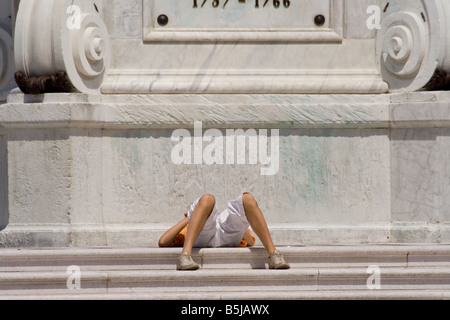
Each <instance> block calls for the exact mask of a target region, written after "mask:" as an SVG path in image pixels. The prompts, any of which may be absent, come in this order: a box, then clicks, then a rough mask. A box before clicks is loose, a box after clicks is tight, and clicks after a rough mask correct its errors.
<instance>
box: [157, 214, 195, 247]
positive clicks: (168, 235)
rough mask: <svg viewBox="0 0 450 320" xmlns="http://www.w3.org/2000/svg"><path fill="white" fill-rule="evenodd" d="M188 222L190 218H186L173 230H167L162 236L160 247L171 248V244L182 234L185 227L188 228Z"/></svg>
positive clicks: (159, 242)
mask: <svg viewBox="0 0 450 320" xmlns="http://www.w3.org/2000/svg"><path fill="white" fill-rule="evenodd" d="M188 222H189V221H188V218H184V219H183V220H181V221H180V222H178V223H177V224H176V225H174V226H173V227H172V228H170V229H169V230H167V231H166V232H165V233H164V234H163V235H162V236H161V238H159V241H158V246H160V247H168V246H170V244H171V243H172V242H173V240H175V238H176V237H177V235H178V234H179V233H180V232H181V230H183V229H184V227H186V225H187V224H188Z"/></svg>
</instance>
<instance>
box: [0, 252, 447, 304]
mask: <svg viewBox="0 0 450 320" xmlns="http://www.w3.org/2000/svg"><path fill="white" fill-rule="evenodd" d="M280 249H281V251H283V253H284V254H285V256H286V259H287V260H288V261H289V262H290V264H291V267H292V268H291V269H290V270H268V269H266V264H265V263H266V261H267V257H266V254H265V252H264V250H263V249H262V248H252V249H247V248H246V249H234V248H233V249H201V250H196V252H195V254H194V259H196V260H197V261H198V262H201V264H202V268H201V269H200V270H197V271H194V272H180V271H176V270H175V262H176V258H177V257H178V254H179V253H180V249H160V248H60V249H1V250H0V299H175V300H184V299H202V300H204V299H215V300H217V299H271V300H272V299H282V300H286V299H396V298H398V299H407V298H410V299H450V246H448V245H356V246H307V247H284V248H280ZM70 266H76V268H77V269H76V270H77V273H73V272H74V269H70V268H69V269H68V267H70ZM74 276H76V277H75V278H76V279H75V278H74ZM375 276H376V280H375V278H374V277H375ZM377 285H378V286H377Z"/></svg>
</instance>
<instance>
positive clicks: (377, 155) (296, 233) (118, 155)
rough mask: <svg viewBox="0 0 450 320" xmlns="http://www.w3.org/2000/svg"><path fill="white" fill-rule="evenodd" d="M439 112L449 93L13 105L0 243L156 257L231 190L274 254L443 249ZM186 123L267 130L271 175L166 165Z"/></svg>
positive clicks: (47, 98)
mask: <svg viewBox="0 0 450 320" xmlns="http://www.w3.org/2000/svg"><path fill="white" fill-rule="evenodd" d="M449 102H450V93H447V92H422V93H409V94H388V95H363V96H361V95H191V94H186V95H114V96H111V95H105V96H92V95H85V94H46V95H37V96H29V95H23V94H19V93H17V94H11V95H10V96H9V100H8V102H7V103H5V104H1V105H0V123H1V125H2V128H1V129H2V131H1V133H2V135H1V136H0V137H1V139H0V155H1V159H0V163H1V167H0V168H1V170H0V175H1V176H2V177H3V179H1V180H0V181H2V188H1V189H0V190H1V191H0V192H1V193H0V199H2V202H1V210H2V211H1V215H0V222H1V225H2V228H4V227H6V228H4V229H3V230H2V231H1V232H0V244H1V245H3V246H156V244H157V239H158V237H159V236H160V235H161V233H162V232H163V231H164V230H165V228H167V227H169V226H170V225H172V224H174V223H176V222H177V221H179V220H180V219H181V218H182V217H183V212H185V211H186V208H187V206H188V205H189V203H190V202H191V201H193V200H194V199H195V198H196V197H197V196H199V195H201V194H202V193H206V192H208V193H213V194H214V195H215V196H216V198H217V201H218V205H219V207H221V208H223V207H224V206H225V205H226V201H227V200H228V199H230V198H233V197H235V196H236V195H237V194H238V193H240V192H242V191H249V192H251V193H253V194H254V196H255V197H256V198H257V200H258V201H259V204H260V207H261V208H262V210H263V211H264V213H265V215H266V218H267V221H268V224H269V227H270V229H271V232H272V234H273V237H274V240H275V242H276V243H277V244H278V245H300V244H310V243H315V244H321V243H328V244H329V243H389V242H424V243H440V242H448V241H449V240H450V233H449V229H448V228H449V220H450V211H449V209H448V208H450V206H449V203H448V202H449V201H450V198H449V197H448V196H447V194H448V188H449V184H448V181H449V174H450V172H449V169H448V166H447V165H446V164H447V163H448V161H449V157H450V153H449V152H448V150H449V148H448V146H449V144H450V139H449V133H450V118H449V117H448V114H449V108H450V105H449ZM195 121H201V122H202V126H203V131H202V133H205V131H206V130H208V129H217V130H220V131H221V132H223V133H224V134H225V132H226V129H238V128H241V129H243V130H248V129H255V130H259V129H268V130H271V129H278V130H279V170H278V171H277V173H276V174H273V175H267V176H264V175H261V170H260V169H261V167H262V166H263V165H262V164H260V163H259V162H258V163H257V164H255V165H253V164H249V163H248V162H247V164H229V165H227V164H223V165H218V164H213V165H207V164H204V163H203V164H201V165H195V164H191V165H186V164H179V165H178V164H174V163H173V161H172V158H171V152H172V150H173V147H174V145H176V143H175V142H173V141H172V139H171V137H172V135H173V133H174V131H175V130H176V129H180V128H185V129H187V130H189V131H190V132H192V134H194V122H195ZM207 145H208V144H207V143H204V145H203V147H206V146H207ZM31 160H32V161H31ZM6 173H7V176H8V178H7V179H6V178H5V177H6ZM5 181H7V183H5ZM6 199H7V201H6V203H5V200H6Z"/></svg>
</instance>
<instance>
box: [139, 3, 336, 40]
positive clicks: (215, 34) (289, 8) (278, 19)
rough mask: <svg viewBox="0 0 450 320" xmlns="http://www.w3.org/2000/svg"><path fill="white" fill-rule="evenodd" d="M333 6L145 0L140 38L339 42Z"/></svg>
mask: <svg viewBox="0 0 450 320" xmlns="http://www.w3.org/2000/svg"><path fill="white" fill-rule="evenodd" d="M337 7H338V5H336V1H333V0H314V1H310V0H181V1H180V0H144V41H177V40H179V41H208V40H210V41H237V42H239V41H268V40H270V41H294V42H295V41H298V42H301V41H336V40H338V41H339V40H341V35H340V34H339V28H336V27H337V23H338V22H339V21H338V20H339V19H337V17H335V12H336V8H337ZM318 18H319V19H318ZM318 21H320V23H318Z"/></svg>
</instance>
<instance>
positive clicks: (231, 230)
mask: <svg viewBox="0 0 450 320" xmlns="http://www.w3.org/2000/svg"><path fill="white" fill-rule="evenodd" d="M199 201H200V198H198V199H197V200H195V201H194V202H193V203H192V204H191V207H190V208H189V210H188V212H187V214H188V219H189V221H190V220H191V215H192V212H193V211H194V209H195V207H196V206H197V204H198V202H199ZM249 227H250V225H249V223H248V220H247V216H246V215H245V211H244V205H243V203H242V194H241V195H240V196H239V197H237V198H236V199H235V200H231V201H230V202H228V207H227V209H226V210H224V211H222V212H220V211H219V209H218V207H217V204H216V205H214V209H213V211H212V213H211V215H210V216H209V218H208V220H206V223H205V226H204V227H203V230H202V231H201V232H200V234H199V236H198V238H197V240H196V241H195V244H194V247H195V248H218V247H237V246H238V245H239V243H240V242H241V240H242V237H243V236H244V233H245V231H247V229H248V228H249Z"/></svg>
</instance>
